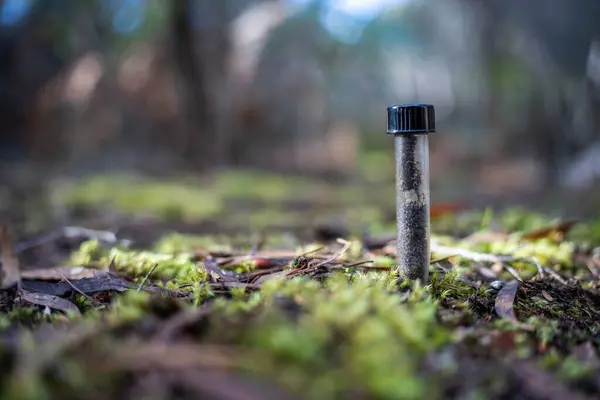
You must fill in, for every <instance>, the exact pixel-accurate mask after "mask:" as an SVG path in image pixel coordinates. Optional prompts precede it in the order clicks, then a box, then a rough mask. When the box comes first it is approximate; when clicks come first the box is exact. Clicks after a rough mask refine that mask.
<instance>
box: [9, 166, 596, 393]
mask: <svg viewBox="0 0 600 400" xmlns="http://www.w3.org/2000/svg"><path fill="white" fill-rule="evenodd" d="M378 185H379V186H377V190H375V186H373V187H364V186H356V185H351V184H347V185H345V184H338V185H332V184H325V183H322V182H313V181H309V180H306V179H300V178H298V179H291V178H283V177H277V176H269V175H264V174H258V175H256V174H250V173H228V174H221V175H219V176H218V177H212V178H207V179H205V180H203V181H201V182H196V181H194V180H186V179H182V180H178V181H160V180H146V179H142V178H139V177H137V178H136V177H130V176H129V177H128V176H121V177H118V176H98V177H94V178H87V179H85V180H81V181H76V182H64V183H63V184H61V185H58V184H57V185H55V186H54V187H55V192H54V193H51V194H49V196H48V198H49V199H50V200H49V201H48V204H50V205H48V207H52V210H53V211H52V212H53V213H54V218H55V220H59V221H64V222H65V224H62V223H61V224H58V226H57V225H55V226H52V227H49V228H48V229H47V230H45V231H40V232H37V233H35V235H32V234H26V233H24V232H26V231H27V230H26V229H25V230H22V229H20V228H17V227H11V226H4V227H3V229H2V231H1V232H0V234H1V238H0V239H1V240H0V242H1V243H0V245H1V248H2V259H1V261H2V289H1V291H0V307H1V308H2V312H1V313H0V337H1V340H0V360H1V362H0V365H1V367H0V370H1V380H0V396H1V398H3V399H58V398H61V399H70V398H73V399H74V398H79V399H83V398H85V399H105V398H115V399H131V398H146V399H172V398H177V399H179V398H181V399H184V398H190V399H191V398H208V399H223V400H225V399H227V400H242V399H243V400H246V399H261V400H264V399H295V398H297V399H438V398H455V399H504V398H511V399H566V398H570V399H586V398H598V397H599V396H600V355H599V354H600V353H599V350H600V220H590V221H564V220H559V219H556V218H553V217H552V216H547V215H540V214H538V213H536V212H534V211H531V210H525V209H521V208H509V209H505V210H492V209H491V208H489V209H484V210H472V209H465V208H464V207H461V206H457V205H450V204H446V205H443V204H434V205H433V207H432V242H431V249H432V263H431V266H430V281H429V282H428V283H427V284H426V285H419V284H413V283H410V282H406V281H403V280H402V279H399V278H398V277H397V275H396V273H395V271H394V259H395V246H394V232H395V231H394V208H393V201H394V188H393V185H392V186H391V187H390V185H389V184H388V185H385V184H384V185H382V184H378ZM29 206H31V207H32V208H31V209H30V210H29V211H28V213H27V216H29V217H30V219H34V218H38V217H40V216H41V215H43V214H44V212H43V210H42V209H44V207H46V206H42V205H40V204H37V205H35V206H32V205H31V204H29ZM67 223H68V225H67ZM50 228H52V229H50Z"/></svg>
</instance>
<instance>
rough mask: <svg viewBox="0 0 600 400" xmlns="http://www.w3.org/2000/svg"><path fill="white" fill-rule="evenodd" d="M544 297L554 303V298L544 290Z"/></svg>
mask: <svg viewBox="0 0 600 400" xmlns="http://www.w3.org/2000/svg"><path fill="white" fill-rule="evenodd" d="M542 296H544V298H545V299H546V300H548V301H554V298H553V297H552V296H550V294H549V293H548V292H546V291H545V290H542Z"/></svg>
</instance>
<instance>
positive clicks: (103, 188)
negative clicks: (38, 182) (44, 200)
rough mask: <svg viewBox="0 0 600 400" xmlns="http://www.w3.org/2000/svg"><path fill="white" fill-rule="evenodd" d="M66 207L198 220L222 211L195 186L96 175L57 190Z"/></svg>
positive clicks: (212, 196) (207, 191)
mask: <svg viewBox="0 0 600 400" xmlns="http://www.w3.org/2000/svg"><path fill="white" fill-rule="evenodd" d="M56 190H57V193H56V194H55V196H56V198H57V201H59V202H62V203H64V204H66V205H68V206H94V205H95V206H109V207H114V208H115V209H117V210H119V211H121V212H125V213H133V214H140V213H141V214H150V215H155V216H158V217H162V218H168V219H181V220H186V221H187V220H201V219H205V218H207V217H210V216H214V215H216V214H217V213H219V212H220V211H222V201H221V199H220V198H219V197H218V196H216V195H215V193H213V192H212V191H211V190H210V189H207V188H205V187H203V186H201V185H200V184H199V183H192V182H186V181H161V180H155V179H146V178H141V177H134V176H131V175H124V174H114V175H96V176H92V177H89V178H86V179H83V180H80V181H75V182H71V183H66V184H62V185H58V186H57V189H56Z"/></svg>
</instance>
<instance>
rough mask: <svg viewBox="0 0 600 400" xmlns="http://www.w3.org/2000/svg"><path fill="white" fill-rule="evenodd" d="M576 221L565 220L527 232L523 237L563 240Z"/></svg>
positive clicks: (527, 238)
mask: <svg viewBox="0 0 600 400" xmlns="http://www.w3.org/2000/svg"><path fill="white" fill-rule="evenodd" d="M576 223H577V222H575V221H563V222H561V223H559V224H557V225H554V226H548V227H545V228H541V229H536V230H534V231H531V232H528V233H525V234H523V235H522V236H521V238H522V239H526V240H539V239H550V240H552V241H555V242H560V241H562V240H563V238H564V236H565V234H566V233H567V232H569V231H570V230H571V228H572V227H573V226H574V225H575V224H576Z"/></svg>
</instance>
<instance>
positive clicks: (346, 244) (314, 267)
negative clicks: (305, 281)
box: [286, 238, 352, 276]
mask: <svg viewBox="0 0 600 400" xmlns="http://www.w3.org/2000/svg"><path fill="white" fill-rule="evenodd" d="M337 241H338V243H343V244H344V247H342V249H341V250H340V251H338V252H337V253H335V254H334V255H332V256H331V257H329V258H327V259H325V260H323V261H321V262H318V263H317V264H315V265H311V266H310V267H308V268H306V269H302V270H300V269H293V270H291V271H289V272H287V273H286V276H294V275H298V274H299V273H300V272H303V273H307V272H314V271H316V270H318V269H319V268H320V267H322V266H323V265H325V264H327V263H330V262H332V261H334V260H336V259H337V258H339V257H340V256H341V255H342V254H344V253H345V252H346V251H348V249H349V248H350V246H352V242H349V241H347V240H344V239H341V238H338V239H337ZM306 254H308V253H306Z"/></svg>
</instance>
